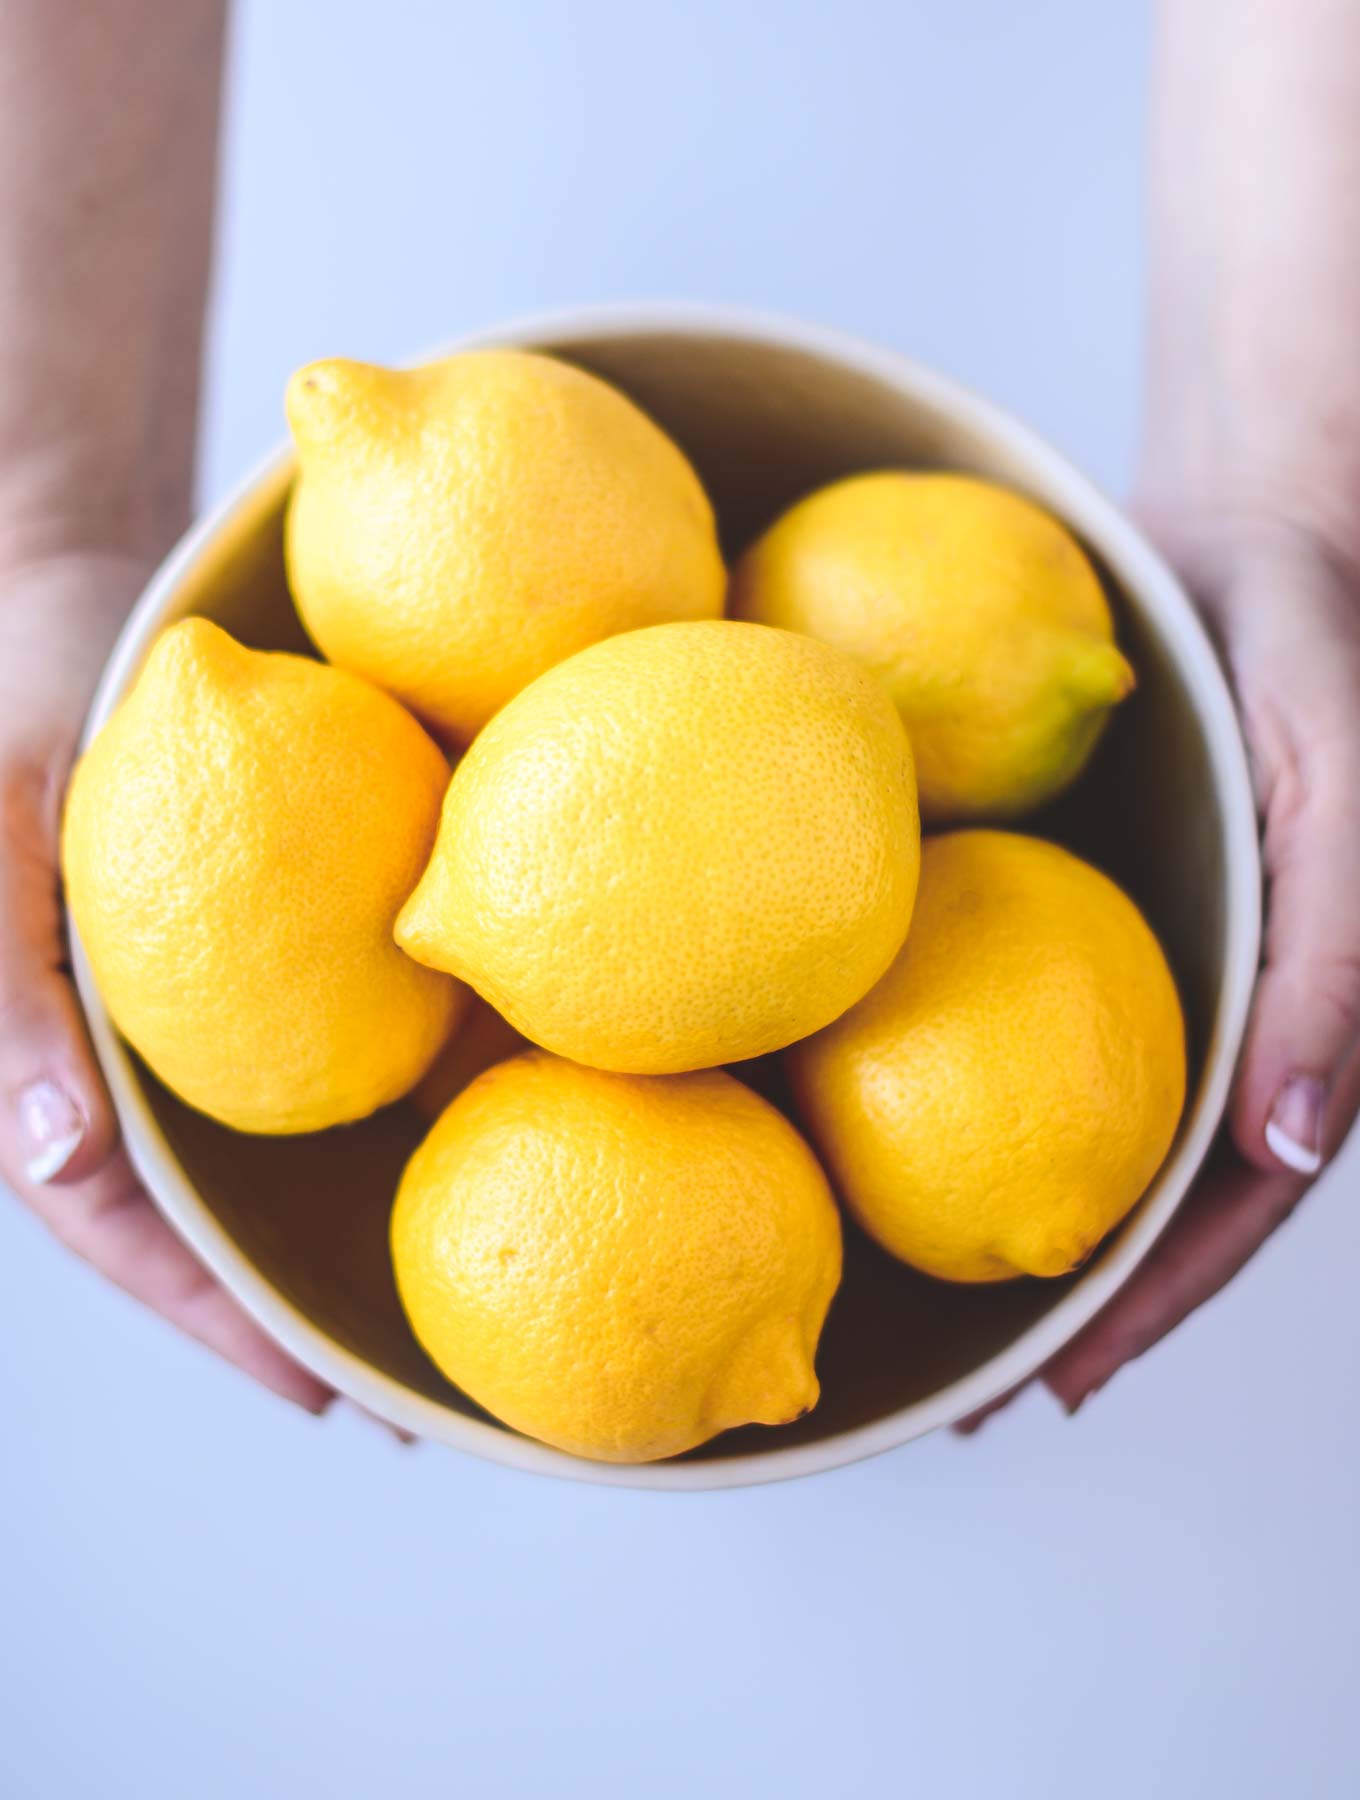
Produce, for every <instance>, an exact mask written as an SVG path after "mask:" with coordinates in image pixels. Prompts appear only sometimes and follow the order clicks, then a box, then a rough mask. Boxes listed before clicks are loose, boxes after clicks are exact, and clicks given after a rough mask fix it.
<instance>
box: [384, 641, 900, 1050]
mask: <svg viewBox="0 0 1360 1800" xmlns="http://www.w3.org/2000/svg"><path fill="white" fill-rule="evenodd" d="M919 859H920V843H919V826H918V822H917V815H916V790H915V784H914V781H913V778H912V765H911V751H910V749H909V747H908V744H907V739H906V735H905V733H904V732H903V730H902V725H901V721H900V720H899V719H898V717H897V714H896V712H895V711H894V709H893V706H892V703H891V701H890V700H889V699H888V697H887V695H886V694H885V693H884V691H883V689H882V687H881V686H880V685H879V683H877V682H876V681H874V680H873V678H872V677H871V676H869V675H867V674H866V673H865V672H864V670H862V669H861V668H860V667H859V666H858V665H857V664H856V663H854V662H852V661H850V659H849V658H848V657H845V656H842V655H841V654H840V653H839V652H838V651H835V650H830V649H828V648H827V647H826V646H825V645H824V644H818V643H815V642H814V641H813V640H812V639H811V638H806V637H795V636H794V635H793V634H792V633H790V632H784V631H770V630H767V629H766V628H765V627H764V626H762V625H739V624H734V623H733V622H732V621H730V620H713V621H708V622H705V623H696V624H682V625H657V626H653V627H652V628H650V629H649V630H646V631H632V632H628V633H626V634H625V635H624V636H622V637H616V638H610V639H609V640H608V641H607V642H605V643H602V644H595V645H593V646H592V647H591V648H590V649H589V650H583V651H581V652H580V653H579V654H578V655H576V656H574V657H572V658H571V659H570V660H569V661H568V662H564V663H560V664H559V665H558V666H557V668H555V669H552V670H550V671H549V672H548V674H546V675H541V676H540V677H539V679H538V680H537V681H536V682H534V683H533V684H532V685H531V686H529V687H527V688H526V689H525V690H524V692H523V693H522V694H520V695H518V696H517V697H516V698H515V699H514V700H512V701H511V702H510V704H509V705H508V706H506V707H505V708H504V709H503V711H501V712H500V713H498V714H497V716H496V717H495V718H494V719H493V720H492V721H491V723H490V724H489V725H488V726H487V727H486V728H485V730H484V731H483V732H482V734H481V736H480V737H479V738H478V739H477V741H476V743H475V744H474V745H473V746H472V748H471V750H469V752H468V753H467V755H466V757H464V759H463V761H462V763H461V764H460V765H459V768H458V771H457V773H456V774H455V776H454V778H453V781H452V782H451V783H450V786H449V792H448V796H447V798H446V800H445V803H444V811H443V817H442V819H441V822H440V827H439V838H438V841H437V843H436V845H435V850H434V854H433V856H432V857H431V859H430V865H429V867H428V869H427V870H426V871H425V874H424V876H423V877H422V879H421V882H420V886H419V887H418V888H417V889H416V891H415V893H414V894H413V895H412V896H411V899H410V901H409V902H408V904H407V905H406V907H405V908H404V909H403V911H402V914H401V917H400V918H399V920H398V922H397V940H398V942H399V943H400V944H401V945H402V946H403V948H404V949H406V950H408V951H409V952H410V954H411V955H412V956H415V957H417V958H419V960H420V961H421V962H427V963H430V964H431V965H433V966H434V967H436V968H440V969H447V970H448V971H449V972H450V973H453V974H457V975H459V976H461V977H462V979H464V980H465V981H467V982H469V983H470V984H471V985H472V986H473V987H475V988H476V989H477V991H478V992H479V993H480V994H481V995H482V996H483V998H485V999H486V1000H488V1001H490V1003H491V1004H492V1005H493V1006H494V1007H495V1008H496V1010H497V1011H498V1012H500V1013H502V1014H503V1015H504V1016H505V1017H506V1018H507V1019H508V1020H509V1021H510V1023H511V1024H512V1025H513V1026H514V1027H515V1028H516V1029H517V1030H518V1031H521V1032H523V1034H524V1035H525V1037H527V1038H529V1039H530V1040H531V1041H532V1042H534V1043H536V1044H541V1045H543V1046H545V1047H546V1048H547V1049H549V1050H556V1051H558V1052H560V1053H561V1054H562V1055H563V1056H570V1057H571V1058H572V1059H573V1060H574V1061H576V1062H582V1063H589V1064H592V1065H593V1066H595V1067H598V1068H603V1069H615V1070H621V1071H625V1072H628V1073H633V1074H646V1075H655V1074H669V1073H673V1072H675V1071H678V1070H685V1069H697V1068H710V1067H713V1066H715V1065H716V1064H719V1063H725V1062H734V1061H737V1060H739V1059H741V1058H744V1057H749V1056H757V1055H760V1054H762V1053H763V1052H765V1051H769V1050H774V1049H778V1048H780V1047H781V1046H783V1045H784V1044H788V1043H791V1042H792V1041H793V1040H794V1039H795V1038H798V1037H803V1036H805V1035H806V1034H807V1033H808V1032H809V1031H814V1030H816V1029H817V1027H818V1026H821V1025H825V1024H827V1023H828V1022H829V1021H830V1020H832V1019H834V1018H835V1017H836V1016H837V1015H838V1014H839V1013H842V1012H844V1011H845V1009H846V1007H847V1006H850V1005H852V1004H853V1003H854V1002H855V1001H856V1000H858V999H859V997H860V996H861V995H862V994H864V993H866V992H867V991H868V989H869V988H870V987H872V986H873V984H874V982H875V981H876V980H877V979H878V977H879V976H880V975H881V974H882V973H883V971H884V970H885V969H886V968H887V967H888V964H889V963H890V962H891V961H892V959H893V957H894V956H895V955H896V953H897V949H898V946H899V945H900V944H901V942H902V939H903V938H904V937H905V935H906V931H907V926H908V924H909V922H910V919H911V907H912V900H913V897H914V895H915V891H916V876H917V870H918V865H919Z"/></svg>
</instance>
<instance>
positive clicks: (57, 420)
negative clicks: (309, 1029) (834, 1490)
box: [0, 0, 327, 1410]
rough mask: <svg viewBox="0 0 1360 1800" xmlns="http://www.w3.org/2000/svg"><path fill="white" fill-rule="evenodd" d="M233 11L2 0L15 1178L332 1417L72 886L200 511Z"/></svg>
mask: <svg viewBox="0 0 1360 1800" xmlns="http://www.w3.org/2000/svg"><path fill="white" fill-rule="evenodd" d="M224 8H225V0H105V3H104V4H102V5H100V6H97V7H94V6H91V7H80V8H77V7H67V6H60V5H54V4H52V0H5V3H4V5H3V6H0V1174H2V1175H3V1178H4V1180H5V1181H6V1182H7V1183H8V1184H9V1185H10V1186H11V1187H13V1189H14V1190H15V1192H16V1193H17V1194H19V1195H20V1197H21V1198H23V1199H25V1200H27V1201H28V1203H29V1204H30V1205H31V1207H32V1208H33V1210H34V1211H35V1212H36V1213H37V1215H38V1216H39V1218H41V1219H42V1220H44V1221H45V1222H46V1223H47V1224H48V1225H49V1226H50V1227H51V1228H52V1230H53V1231H54V1232H55V1233H56V1234H57V1235H58V1236H59V1237H60V1238H61V1239H62V1240H63V1241H64V1242H66V1243H67V1244H69V1245H70V1246H71V1247H72V1248H73V1249H75V1250H76V1251H78V1252H79V1253H80V1254H81V1255H83V1256H84V1257H86V1258H87V1259H88V1260H89V1261H90V1262H91V1263H92V1264H93V1265H94V1266H95V1267H96V1268H98V1269H100V1270H101V1271H102V1272H103V1273H104V1274H106V1275H108V1276H109V1277H110V1278H112V1279H113V1280H115V1281H118V1282H119V1283H120V1284H121V1285H122V1286H124V1287H125V1288H127V1289H128V1290H129V1291H130V1292H132V1293H134V1294H136V1295H137V1296H138V1297H139V1298H141V1299H143V1300H145V1301H146V1302H147V1303H148V1304H150V1305H151V1306H153V1307H155V1308H156V1309H157V1310H158V1311H160V1312H161V1313H163V1314H164V1315H165V1316H166V1317H167V1318H170V1319H171V1320H173V1321H174V1322H175V1323H177V1324H179V1325H180V1326H181V1327H183V1328H184V1329H185V1330H187V1331H189V1332H191V1333H192V1334H193V1335H195V1336H196V1337H199V1338H201V1339H202V1340H203V1341H205V1342H207V1343H209V1344H211V1345H212V1346H213V1347H214V1348H216V1349H218V1350H220V1351H221V1352H223V1354H225V1355H227V1356H229V1357H231V1358H232V1360H234V1361H236V1362H238V1363H239V1364H241V1365H242V1366H243V1367H245V1368H247V1369H249V1370H250V1371H251V1372H252V1373H254V1374H255V1375H257V1376H258V1377H259V1378H260V1379H261V1380H263V1381H265V1382H266V1383H267V1384H268V1385H270V1386H271V1387H273V1388H275V1389H276V1390H277V1391H279V1392H280V1393H283V1394H285V1395H287V1396H288V1397H290V1398H292V1399H294V1400H297V1401H299V1402H300V1403H301V1404H302V1405H304V1406H307V1407H309V1408H311V1409H313V1410H320V1408H321V1407H322V1406H323V1405H324V1404H325V1401H326V1398H327V1395H326V1392H325V1390H324V1389H323V1388H321V1387H320V1386H319V1384H318V1383H316V1382H315V1381H313V1380H312V1379H311V1377H310V1376H308V1375H306V1374H305V1372H304V1371H302V1370H301V1369H299V1368H297V1367H296V1366H295V1365H294V1364H293V1363H291V1362H290V1361H289V1360H288V1359H287V1358H286V1357H284V1356H283V1355H282V1353H281V1352H279V1351H278V1350H277V1349H276V1348H274V1346H273V1345H272V1344H270V1343H269V1342H268V1341H267V1340H266V1339H265V1338H264V1337H263V1336H262V1335H261V1334H260V1333H259V1332H258V1331H257V1330H256V1328H255V1327H254V1326H253V1325H252V1324H251V1323H250V1322H249V1320H248V1319H246V1317H245V1316H244V1315H243V1314H241V1313H240V1312H239V1311H238V1310H237V1309H236V1308H235V1306H234V1305H233V1304H232V1303H231V1302H230V1301H229V1300H228V1298H227V1297H226V1295H225V1294H223V1293H222V1291H221V1290H220V1289H219V1288H218V1287H217V1286H216V1285H215V1284H214V1283H213V1282H212V1280H211V1279H210V1278H209V1277H208V1276H207V1274H206V1273H205V1272H204V1271H203V1270H202V1269H200V1268H199V1267H198V1265H197V1264H196V1263H195V1262H194V1261H193V1259H192V1257H191V1256H190V1255H189V1253H188V1252H187V1251H186V1250H185V1249H184V1247H183V1246H182V1245H181V1244H180V1242H179V1241H178V1239H177V1238H175V1237H174V1236H173V1234H172V1233H171V1232H170V1230H169V1228H168V1227H167V1226H166V1225H165V1224H164V1223H163V1222H162V1221H161V1219H160V1218H159V1216H158V1215H157V1214H156V1213H155V1211H154V1210H153V1208H152V1206H151V1204H150V1202H149V1201H148V1200H147V1198H146V1196H145V1195H144V1194H143V1193H142V1192H141V1191H140V1189H139V1187H138V1185H137V1182H136V1179H135V1177H134V1175H133V1173H132V1170H131V1168H130V1166H129V1165H128V1162H127V1159H126V1157H125V1156H124V1154H123V1153H122V1151H121V1149H120V1148H119V1147H118V1142H117V1128H116V1122H115V1120H114V1118H113V1115H112V1111H111V1108H110V1106H109V1102H108V1098H107V1096H106V1095H105V1093H104V1091H103V1087H102V1085H101V1083H100V1080H99V1076H98V1071H97V1069H96V1067H95V1064H94V1061H93V1058H92V1056H91V1053H90V1049H89V1045H88V1043H87V1042H86V1039H85V1035H84V1031H83V1028H82V1025H81V1021H80V1015H79V1009H78V1007H77V1005H76V1001H75V997H74V994H73V993H72V990H71V987H70V983H69V980H68V977H67V974H66V971H65V967H64V950H63V946H62V936H61V921H60V912H59V902H58V891H57V827H58V819H59V815H60V806H61V797H62V792H63V789H64V787H65V782H66V776H67V773H68V771H69V767H70V762H71V759H72V756H73V753H74V749H75V744H76V740H77V737H78V734H79V730H80V724H81V720H82V718H83V715H84V711H85V707H86V704H87V702H88V699H89V695H90V691H91V689H92V688H93V685H94V682H95V679H96V678H97V675H98V673H99V669H100V667H101V665H102V662H103V659H104V657H105V656H106V654H107V651H108V648H109V645H110V643H111V641H112V639H113V636H114V634H115V633H116V631H117V629H118V626H119V624H120V623H121V621H122V618H123V617H124V615H125V613H126V611H127V608H128V606H129V605H130V604H131V602H132V600H133V599H134V598H135V597H136V594H137V592H138V590H139V588H140V587H141V585H142V584H143V582H144V580H145V578H146V575H147V573H148V571H149V568H150V566H151V564H152V563H153V562H154V561H155V559H156V558H157V557H158V556H159V555H160V554H161V552H162V551H163V550H164V549H165V548H166V547H167V546H168V544H169V543H170V541H171V540H172V539H173V538H174V536H175V535H176V534H177V533H178V532H179V530H180V529H181V528H182V526H183V524H184V523H185V521H186V520H187V517H188V513H189V507H190V502H191V490H192V479H193V463H194V439H195V425H196V419H195V414H196V406H197V391H198V367H199V350H200V340H201V335H202V328H203V312H204V301H205V293H206V287H207V277H208V264H209V255H210V246H211V239H212V213H213V199H214V167H215V160H216V140H217V113H218V93H219V87H220V82H221V65H222V36H223V14H224Z"/></svg>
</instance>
